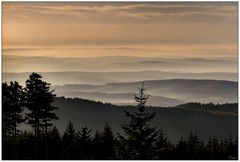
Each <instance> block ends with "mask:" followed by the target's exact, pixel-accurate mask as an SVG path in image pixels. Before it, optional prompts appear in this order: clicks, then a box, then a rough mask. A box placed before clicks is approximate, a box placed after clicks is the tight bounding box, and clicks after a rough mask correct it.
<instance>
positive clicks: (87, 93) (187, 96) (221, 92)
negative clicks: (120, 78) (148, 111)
mask: <svg viewBox="0 0 240 162" xmlns="http://www.w3.org/2000/svg"><path fill="white" fill-rule="evenodd" d="M141 84H142V82H130V83H108V84H103V85H82V84H69V85H63V86H54V87H53V88H54V89H55V90H56V91H55V92H56V93H57V94H58V96H67V97H82V98H86V99H93V100H97V101H103V102H104V101H107V100H108V102H110V103H117V104H120V103H121V102H122V104H126V103H129V99H131V98H132V97H130V94H132V96H133V94H134V93H136V91H137V87H140V86H141ZM144 86H145V87H146V88H147V93H148V94H150V95H152V96H153V99H154V100H155V99H156V100H158V102H153V103H152V105H151V102H149V104H150V105H151V106H161V104H163V105H164V106H173V105H176V104H179V103H183V102H202V103H208V102H213V103H229V102H237V100H238V98H237V93H238V84H237V82H233V81H221V80H193V79H171V80H152V81H144ZM126 93H127V94H128V95H126ZM116 96H117V97H116ZM156 96H158V97H160V98H161V99H160V98H155V97H156ZM163 97H164V99H165V100H163ZM116 99H117V100H118V102H117V101H116ZM120 101H121V102H120ZM171 101H173V102H171Z"/></svg>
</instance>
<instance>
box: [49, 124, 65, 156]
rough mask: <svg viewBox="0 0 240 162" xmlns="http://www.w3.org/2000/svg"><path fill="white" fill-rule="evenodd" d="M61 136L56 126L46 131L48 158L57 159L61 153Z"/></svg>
mask: <svg viewBox="0 0 240 162" xmlns="http://www.w3.org/2000/svg"><path fill="white" fill-rule="evenodd" d="M61 142H62V141H61V136H60V133H59V131H58V129H57V127H56V126H54V127H53V128H52V129H51V130H50V131H49V133H48V148H49V149H48V151H49V152H48V154H49V158H50V159H57V158H59V156H60V153H61V147H62V146H61Z"/></svg>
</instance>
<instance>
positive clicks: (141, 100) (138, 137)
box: [119, 83, 157, 159]
mask: <svg viewBox="0 0 240 162" xmlns="http://www.w3.org/2000/svg"><path fill="white" fill-rule="evenodd" d="M138 89H139V94H138V95H135V100H136V102H137V103H138V106H137V108H138V109H137V111H136V112H135V113H130V112H128V111H125V113H126V116H127V117H128V118H130V122H129V123H127V124H124V125H122V129H123V131H124V133H125V137H124V136H121V135H120V134H119V138H120V140H121V142H120V143H121V145H122V146H120V147H122V148H121V149H122V152H120V154H121V156H123V158H124V159H151V158H152V157H153V150H154V148H153V147H154V146H153V144H154V142H155V137H156V135H157V131H156V128H155V127H154V128H152V127H150V125H149V122H150V121H151V120H152V119H153V118H154V117H155V113H146V112H145V104H146V102H147V100H148V98H149V95H145V92H144V91H145V90H146V89H145V88H144V83H143V84H142V87H141V88H138Z"/></svg>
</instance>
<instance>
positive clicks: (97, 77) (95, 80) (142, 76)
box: [3, 70, 238, 85]
mask: <svg viewBox="0 0 240 162" xmlns="http://www.w3.org/2000/svg"><path fill="white" fill-rule="evenodd" d="M29 74H30V72H29V73H27V72H24V73H3V81H11V80H16V81H19V82H20V83H22V84H24V83H25V80H26V79H27V78H28V75H29ZM40 74H41V75H42V76H43V77H44V79H45V80H46V81H48V82H50V83H51V84H52V85H65V84H106V83H121V82H136V81H139V80H163V79H215V80H229V81H237V80H238V75H237V73H225V72H207V73H190V72H189V73H188V72H173V71H172V72H169V71H152V70H144V71H116V72H86V71H79V72H78V71H72V72H70V71H68V72H40Z"/></svg>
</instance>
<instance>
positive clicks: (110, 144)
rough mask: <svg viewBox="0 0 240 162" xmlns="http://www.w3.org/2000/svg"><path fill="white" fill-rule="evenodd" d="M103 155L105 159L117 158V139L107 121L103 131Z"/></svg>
mask: <svg viewBox="0 0 240 162" xmlns="http://www.w3.org/2000/svg"><path fill="white" fill-rule="evenodd" d="M102 139H103V156H104V157H105V159H114V158H115V148H114V145H115V139H114V135H113V132H112V128H111V127H110V126H109V125H108V123H106V125H105V127H104V131H103V136H102Z"/></svg>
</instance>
